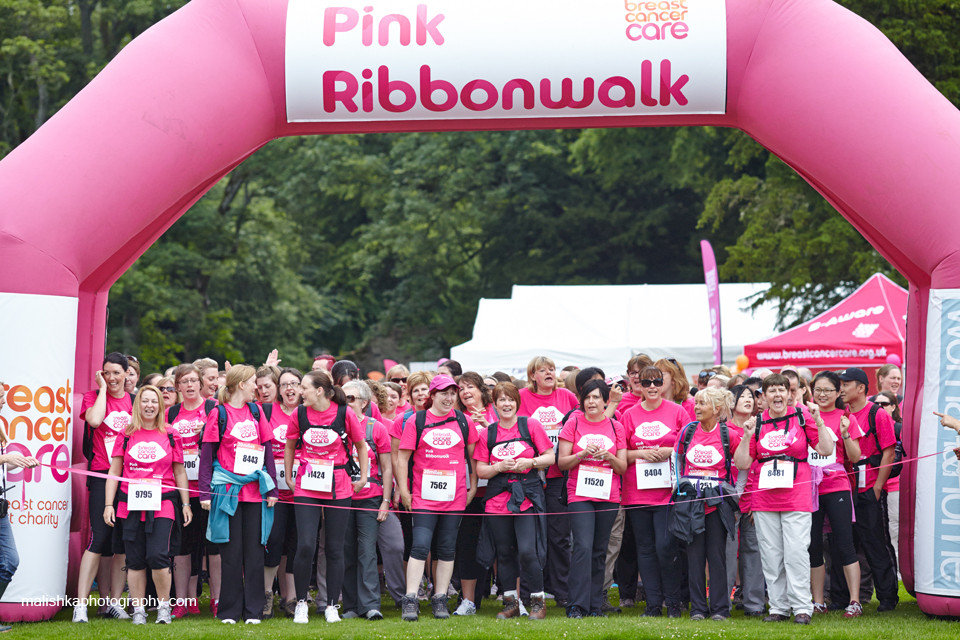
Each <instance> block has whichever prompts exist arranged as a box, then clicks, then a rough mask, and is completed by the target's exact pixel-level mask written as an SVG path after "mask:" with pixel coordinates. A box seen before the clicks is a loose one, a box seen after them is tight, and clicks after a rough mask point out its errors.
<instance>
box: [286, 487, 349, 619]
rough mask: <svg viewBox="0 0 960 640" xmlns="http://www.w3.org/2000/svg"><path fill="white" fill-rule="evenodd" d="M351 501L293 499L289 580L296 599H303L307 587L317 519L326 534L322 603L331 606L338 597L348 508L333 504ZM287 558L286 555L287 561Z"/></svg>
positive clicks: (315, 548)
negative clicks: (294, 521) (294, 547)
mask: <svg viewBox="0 0 960 640" xmlns="http://www.w3.org/2000/svg"><path fill="white" fill-rule="evenodd" d="M352 504H353V499H352V498H343V499H341V500H321V499H318V498H302V497H299V498H297V499H296V505H295V506H294V513H295V514H296V515H295V517H296V519H297V554H296V560H295V562H294V566H293V584H294V586H295V587H296V590H297V600H306V598H307V592H308V591H309V589H310V573H311V570H312V569H313V558H314V556H316V554H317V535H318V534H319V532H320V526H321V523H325V524H326V526H327V535H326V538H325V539H324V540H325V542H324V553H325V555H326V558H327V602H326V603H325V604H326V606H333V605H335V604H337V601H338V600H339V599H340V589H341V588H342V587H343V569H344V558H343V534H344V532H345V531H346V528H347V520H348V517H349V515H350V511H349V510H348V509H342V508H336V507H349V506H351V505H352ZM329 507H334V508H332V509H331V508H329ZM289 561H290V560H289V558H288V559H287V562H288V563H289ZM318 604H319V603H318Z"/></svg>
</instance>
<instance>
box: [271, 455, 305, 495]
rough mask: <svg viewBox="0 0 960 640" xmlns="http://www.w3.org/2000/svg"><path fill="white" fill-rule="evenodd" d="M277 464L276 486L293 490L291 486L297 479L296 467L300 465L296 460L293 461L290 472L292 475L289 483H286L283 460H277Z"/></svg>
mask: <svg viewBox="0 0 960 640" xmlns="http://www.w3.org/2000/svg"><path fill="white" fill-rule="evenodd" d="M276 464H277V488H278V489H280V490H281V491H293V487H294V485H295V484H296V481H297V467H298V466H299V465H300V462H299V461H298V460H294V461H293V469H292V470H291V473H292V474H293V477H292V478H290V483H289V484H288V483H287V470H286V469H285V468H284V466H283V462H278V463H276Z"/></svg>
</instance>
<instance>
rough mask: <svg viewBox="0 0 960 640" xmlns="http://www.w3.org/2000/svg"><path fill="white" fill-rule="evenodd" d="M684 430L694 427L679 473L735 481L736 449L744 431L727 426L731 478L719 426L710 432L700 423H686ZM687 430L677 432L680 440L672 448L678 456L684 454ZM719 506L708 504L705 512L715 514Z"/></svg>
mask: <svg viewBox="0 0 960 640" xmlns="http://www.w3.org/2000/svg"><path fill="white" fill-rule="evenodd" d="M685 429H695V431H694V432H693V436H692V437H691V438H690V444H689V446H688V447H687V453H686V456H685V458H684V459H682V460H678V463H679V464H680V470H679V475H680V476H681V477H684V476H686V477H696V476H702V477H706V478H720V479H721V480H728V481H729V482H730V484H734V483H736V480H737V476H736V473H737V472H736V469H737V467H736V465H734V464H733V452H734V451H736V449H737V447H738V446H739V445H740V440H741V433H742V432H741V431H740V430H739V429H737V428H735V427H732V426H731V425H727V433H728V434H729V436H730V461H729V462H730V476H731V477H730V478H729V479H728V478H727V477H726V475H727V460H726V456H725V454H724V451H723V435H722V433H721V429H720V425H719V424H717V426H715V427H714V428H713V429H711V430H710V431H704V430H703V429H702V428H700V423H699V422H698V423H696V424H692V425H689V426H686V427H685ZM685 433H686V431H685V430H681V432H680V433H678V434H677V441H676V444H675V445H674V447H673V450H674V451H675V452H676V453H677V457H678V459H679V458H680V456H681V455H682V454H683V451H682V449H683V438H684V434H685ZM715 509H716V507H710V506H708V507H706V510H705V513H713V511H714V510H715Z"/></svg>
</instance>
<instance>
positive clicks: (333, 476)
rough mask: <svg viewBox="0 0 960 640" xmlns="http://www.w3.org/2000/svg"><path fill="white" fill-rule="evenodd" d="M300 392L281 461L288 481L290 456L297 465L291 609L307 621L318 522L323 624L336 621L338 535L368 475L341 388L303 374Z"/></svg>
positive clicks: (319, 374)
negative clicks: (324, 581)
mask: <svg viewBox="0 0 960 640" xmlns="http://www.w3.org/2000/svg"><path fill="white" fill-rule="evenodd" d="M300 390H301V392H302V393H303V405H302V406H300V407H298V409H297V418H296V420H294V421H293V422H291V423H290V426H289V427H288V428H287V443H286V449H285V451H284V458H283V460H284V466H285V467H286V475H287V477H288V478H289V477H292V475H291V474H292V473H293V460H294V457H297V458H298V459H299V461H300V468H299V471H298V472H297V480H296V486H295V488H294V491H293V495H294V502H295V505H296V506H295V507H294V509H295V511H296V518H297V554H296V560H295V561H294V567H293V580H294V583H295V585H296V589H297V607H296V610H295V612H294V616H293V621H294V622H295V623H297V624H307V622H309V608H308V606H307V591H308V589H309V587H310V570H311V568H312V567H313V558H314V556H315V555H316V552H317V535H318V531H319V529H320V527H321V522H322V526H324V527H326V529H327V531H326V538H325V543H324V553H325V556H326V560H327V601H326V602H325V603H319V606H324V607H325V609H324V616H325V618H326V620H327V622H339V621H340V615H339V614H338V613H337V607H336V604H337V601H338V600H339V599H340V588H341V586H342V584H343V571H344V565H345V558H344V555H343V548H344V532H345V530H346V525H347V520H348V519H349V516H350V512H349V507H351V506H352V504H353V495H354V493H355V492H356V491H360V490H362V489H363V486H364V485H365V484H366V483H367V477H368V475H367V474H368V472H369V467H368V463H369V458H368V457H367V443H366V441H365V439H364V436H365V431H364V429H363V427H361V426H360V422H359V421H358V420H357V416H356V414H355V413H354V412H353V411H351V410H350V407H348V406H347V397H346V394H344V392H343V389H341V388H340V387H338V386H334V384H333V379H332V378H331V377H330V374H328V373H327V372H326V371H310V372H308V373H307V374H306V375H304V376H303V382H302V383H301V385H300ZM298 449H299V452H298ZM353 451H356V454H357V460H358V461H359V474H358V477H357V478H356V479H353V478H352V477H351V473H350V469H351V468H352V467H353V460H351V458H350V456H351V453H352V452H353Z"/></svg>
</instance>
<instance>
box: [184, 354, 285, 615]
mask: <svg viewBox="0 0 960 640" xmlns="http://www.w3.org/2000/svg"><path fill="white" fill-rule="evenodd" d="M256 392H257V383H256V369H254V368H253V367H251V366H250V365H246V364H235V365H233V366H232V367H231V368H230V370H229V371H228V372H227V374H226V380H225V383H224V386H222V387H221V388H220V390H219V391H218V392H217V400H218V404H217V407H216V408H215V409H213V410H212V411H211V412H210V414H209V415H208V416H207V424H206V426H205V427H204V430H203V439H202V442H203V446H202V447H201V448H200V506H201V507H203V508H204V509H205V510H210V509H211V508H213V499H214V498H216V500H217V502H218V504H219V503H220V501H223V504H224V506H228V504H227V503H228V502H232V501H233V500H234V499H235V500H236V503H235V504H236V511H235V512H234V514H233V515H231V516H228V517H227V518H226V522H225V523H224V526H223V529H220V528H219V525H220V523H221V520H222V517H223V513H229V512H227V511H223V510H219V511H220V512H219V513H218V512H211V513H210V515H209V520H208V526H207V539H208V540H225V541H224V542H221V543H220V559H221V563H222V566H221V570H220V577H221V581H222V583H221V586H220V601H219V603H218V604H217V617H218V618H219V619H220V620H221V621H222V622H224V623H225V624H234V623H236V621H237V620H240V619H243V620H245V621H247V622H248V623H250V624H255V623H252V622H251V621H259V620H260V617H261V616H262V615H263V605H264V597H263V595H264V593H263V556H264V554H263V549H264V545H265V544H266V539H264V538H263V535H262V526H261V523H262V521H263V518H264V517H269V516H270V515H272V513H269V514H265V513H264V508H268V509H269V508H273V505H274V504H275V503H276V501H277V489H276V467H275V465H274V462H273V447H272V446H270V443H271V442H272V441H273V432H272V431H270V426H269V425H268V424H267V420H266V418H265V417H264V415H263V412H262V411H260V409H259V407H257V406H256V405H255V404H254V403H253V400H254V398H255V397H256ZM221 421H222V425H221ZM221 426H222V427H223V428H222V431H221ZM220 473H225V474H228V475H230V474H232V475H231V479H230V481H225V482H222V483H221V481H220V480H219V479H218V476H219V474H220ZM264 474H266V475H267V476H268V479H269V480H270V482H266V479H265V478H264ZM232 476H237V477H238V478H240V479H234V478H233V477H232ZM261 487H262V488H263V493H261ZM212 491H216V492H217V495H216V496H212V495H211V493H212ZM233 496H235V498H234V497H233ZM264 501H266V502H265V505H266V506H265V507H264ZM215 525H217V526H215ZM224 529H225V530H224Z"/></svg>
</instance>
